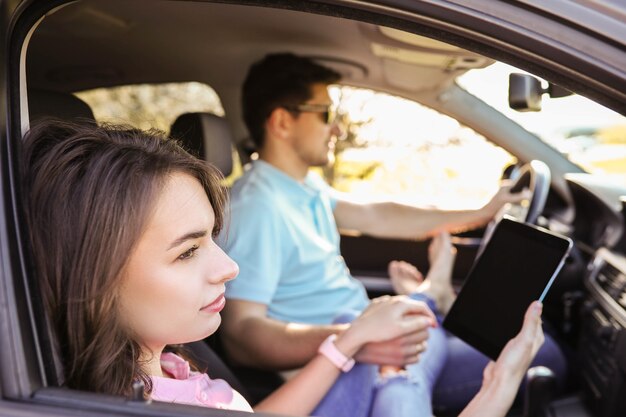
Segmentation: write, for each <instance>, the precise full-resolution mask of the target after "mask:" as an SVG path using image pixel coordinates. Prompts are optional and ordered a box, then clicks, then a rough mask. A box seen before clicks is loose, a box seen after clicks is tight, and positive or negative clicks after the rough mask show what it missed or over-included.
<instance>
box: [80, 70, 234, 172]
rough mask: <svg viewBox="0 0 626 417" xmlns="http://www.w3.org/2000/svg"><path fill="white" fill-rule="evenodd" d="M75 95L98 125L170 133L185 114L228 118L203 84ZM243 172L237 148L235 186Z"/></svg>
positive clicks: (128, 87)
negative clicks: (83, 102)
mask: <svg viewBox="0 0 626 417" xmlns="http://www.w3.org/2000/svg"><path fill="white" fill-rule="evenodd" d="M75 94H76V96H78V97H79V98H80V99H82V100H84V101H85V102H86V103H87V104H89V107H91V109H92V110H93V113H94V117H95V118H96V121H97V122H98V123H107V122H108V123H119V124H128V125H131V126H133V127H136V128H139V129H159V130H162V131H164V132H169V130H170V127H171V125H172V123H174V121H175V120H176V118H177V117H178V116H180V115H181V114H184V113H193V112H205V113H211V114H215V115H217V116H222V117H223V116H224V108H223V107H222V102H221V100H220V98H219V96H218V95H217V93H216V92H215V90H214V89H213V88H211V87H210V86H208V85H206V84H204V83H199V82H185V83H164V84H137V85H125V86H119V87H111V88H97V89H93V90H87V91H80V92H77V93H75ZM241 173H242V168H241V162H240V159H239V155H238V154H237V152H236V151H235V150H234V148H233V170H232V173H231V174H230V175H229V177H228V178H227V179H226V182H227V183H228V184H230V183H232V182H233V181H234V179H235V178H237V177H239V176H240V175H241Z"/></svg>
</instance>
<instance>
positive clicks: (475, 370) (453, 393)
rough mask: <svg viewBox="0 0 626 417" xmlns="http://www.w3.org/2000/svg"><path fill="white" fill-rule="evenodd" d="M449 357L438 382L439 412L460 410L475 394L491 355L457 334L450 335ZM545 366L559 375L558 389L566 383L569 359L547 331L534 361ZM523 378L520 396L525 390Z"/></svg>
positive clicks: (435, 397) (436, 403)
mask: <svg viewBox="0 0 626 417" xmlns="http://www.w3.org/2000/svg"><path fill="white" fill-rule="evenodd" d="M447 347H448V357H447V360H446V363H445V366H444V368H443V371H442V372H441V375H440V376H439V379H438V380H437V384H436V385H435V391H434V392H433V408H434V409H435V411H436V412H441V413H444V412H458V411H460V410H462V409H463V408H464V407H465V406H466V405H467V403H468V402H470V400H471V399H472V398H473V397H474V396H475V395H476V393H477V392H478V390H480V387H481V385H482V380H483V370H484V369H485V367H486V366H487V364H488V363H489V361H490V360H491V359H489V358H488V357H487V356H485V355H483V354H482V353H480V352H479V351H477V350H476V349H474V348H473V347H471V346H469V345H468V344H467V343H465V342H463V341H462V340H461V339H459V338H458V337H456V336H453V335H451V334H448V336H447ZM539 365H542V366H545V367H547V368H550V369H551V370H552V372H554V374H555V376H556V378H557V390H558V389H561V388H562V387H563V386H564V385H565V381H566V376H567V362H566V359H565V356H564V355H563V352H561V349H560V348H559V347H558V345H557V344H556V342H555V341H554V339H552V337H550V336H549V335H548V334H546V335H545V342H544V344H543V345H542V346H541V348H540V349H539V352H537V356H535V359H534V360H533V361H532V363H531V365H530V366H531V367H533V366H539ZM524 385H525V383H524V382H522V386H521V388H520V391H519V392H518V397H520V396H521V395H522V394H523V392H524V388H525V387H524Z"/></svg>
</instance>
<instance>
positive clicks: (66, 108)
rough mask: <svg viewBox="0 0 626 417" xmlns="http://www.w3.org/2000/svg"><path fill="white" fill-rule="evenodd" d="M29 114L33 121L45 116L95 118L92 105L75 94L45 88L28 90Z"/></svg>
mask: <svg viewBox="0 0 626 417" xmlns="http://www.w3.org/2000/svg"><path fill="white" fill-rule="evenodd" d="M28 114H29V116H30V121H31V123H33V122H35V121H37V120H39V119H41V118H44V117H53V118H56V119H61V120H74V119H76V118H80V119H85V120H91V121H93V120H95V118H94V116H93V111H91V107H89V105H88V104H87V103H85V102H84V101H82V100H81V99H79V98H78V97H76V96H75V95H74V94H71V93H59V92H56V91H45V90H29V91H28Z"/></svg>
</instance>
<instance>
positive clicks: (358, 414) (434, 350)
mask: <svg viewBox="0 0 626 417" xmlns="http://www.w3.org/2000/svg"><path fill="white" fill-rule="evenodd" d="M411 297H412V298H413V299H415V300H419V301H425V302H427V304H428V305H429V306H430V308H431V309H432V310H433V311H437V310H436V308H435V307H436V306H435V305H434V303H433V302H432V301H431V300H430V299H428V298H427V297H425V296H423V295H421V294H414V295H412V296H411ZM356 316H358V312H353V313H346V314H345V315H342V316H341V317H338V318H337V320H335V322H338V323H342V322H343V323H345V322H349V321H352V320H353V319H354V318H355V317H356ZM437 321H438V323H439V324H441V321H442V318H441V317H439V316H438V317H437ZM489 360H490V359H489V358H488V357H487V356H485V355H483V354H482V353H480V352H478V351H477V350H476V349H474V348H472V347H471V346H469V345H468V344H466V343H465V342H463V341H462V340H461V339H459V338H457V337H456V336H453V335H451V334H449V333H447V332H445V331H444V330H443V329H442V328H441V326H439V327H437V328H436V329H430V337H429V339H428V348H427V349H426V351H425V352H424V353H423V354H422V356H421V358H420V361H419V362H418V363H416V364H413V365H409V366H407V374H406V375H398V376H394V377H391V378H387V379H383V378H381V377H380V376H379V375H378V366H375V365H369V364H361V363H358V364H356V365H355V366H354V368H352V370H351V371H350V372H348V373H344V374H342V375H340V377H339V378H338V379H337V381H336V382H335V384H334V385H333V387H332V388H331V389H330V391H329V392H328V393H327V394H326V396H325V397H324V399H322V401H321V402H320V404H319V405H318V406H317V408H316V409H315V410H314V412H313V415H314V416H320V417H330V416H333V417H344V416H345V417H404V416H412V417H420V416H431V415H432V410H433V408H434V410H435V412H450V411H452V412H458V411H460V410H462V409H463V408H464V407H465V406H466V405H467V404H468V403H469V401H470V400H471V399H472V398H473V397H474V395H476V393H477V392H478V391H479V390H480V387H481V385H482V378H483V370H484V369H485V367H486V366H487V364H488V363H489ZM537 365H542V366H546V367H548V368H550V369H551V370H552V371H553V372H554V374H555V375H556V377H557V387H562V386H563V385H564V383H565V378H566V374H567V365H566V360H565V357H564V355H563V353H562V352H561V350H560V349H559V347H558V345H557V344H556V342H555V341H554V339H552V338H551V337H550V336H549V335H548V334H546V337H545V342H544V344H543V346H542V347H541V349H539V352H538V353H537V356H536V357H535V359H534V360H533V362H532V364H531V366H537ZM523 390H524V384H523V383H522V387H521V389H520V393H518V397H519V396H520V395H521V393H523ZM431 404H433V406H431Z"/></svg>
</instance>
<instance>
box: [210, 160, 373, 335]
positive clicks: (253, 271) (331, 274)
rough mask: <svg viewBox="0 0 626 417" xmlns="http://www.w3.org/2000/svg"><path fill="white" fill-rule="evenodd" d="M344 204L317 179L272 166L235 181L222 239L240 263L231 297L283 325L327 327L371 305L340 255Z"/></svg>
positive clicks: (257, 167)
mask: <svg viewBox="0 0 626 417" xmlns="http://www.w3.org/2000/svg"><path fill="white" fill-rule="evenodd" d="M335 204H336V200H334V199H333V198H332V197H331V194H330V193H329V187H328V185H326V183H324V182H323V181H322V179H321V178H319V177H318V176H316V175H315V174H309V175H308V176H307V177H306V178H305V180H304V181H303V182H302V183H300V182H298V181H296V180H294V179H293V178H291V177H290V176H288V175H287V174H285V173H283V172H282V171H280V170H278V169H276V168H274V167H273V166H272V165H270V164H268V163H266V162H264V161H260V160H259V161H254V162H253V164H252V167H251V168H250V169H249V170H247V171H246V172H245V173H244V175H243V176H242V177H241V178H240V179H239V180H238V181H237V182H235V184H234V186H233V188H232V192H231V202H230V213H229V212H228V210H227V214H226V218H227V219H226V226H225V228H224V231H223V232H222V234H221V235H220V237H219V239H218V242H219V244H220V246H222V248H223V249H224V250H225V251H226V253H228V255H229V256H230V257H231V258H233V259H234V260H235V262H237V263H238V264H239V276H238V277H237V278H236V279H235V280H233V281H231V282H229V283H228V284H227V287H226V297H227V298H230V299H239V300H246V301H253V302H258V303H262V304H266V305H267V306H268V315H269V317H272V318H275V319H277V320H281V321H289V322H299V323H310V324H327V323H331V322H332V320H333V319H334V318H335V317H336V316H337V315H339V314H341V313H344V312H347V311H355V310H357V311H362V310H363V309H364V308H365V307H366V306H367V305H368V303H369V300H368V298H367V294H366V292H365V289H364V288H363V286H362V285H361V283H360V282H359V281H357V280H356V279H354V278H353V277H352V276H351V275H350V272H349V271H348V268H347V266H346V264H345V262H344V260H343V258H342V257H341V254H340V253H339V233H338V231H337V225H336V223H335V218H334V216H333V209H334V207H335Z"/></svg>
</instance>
